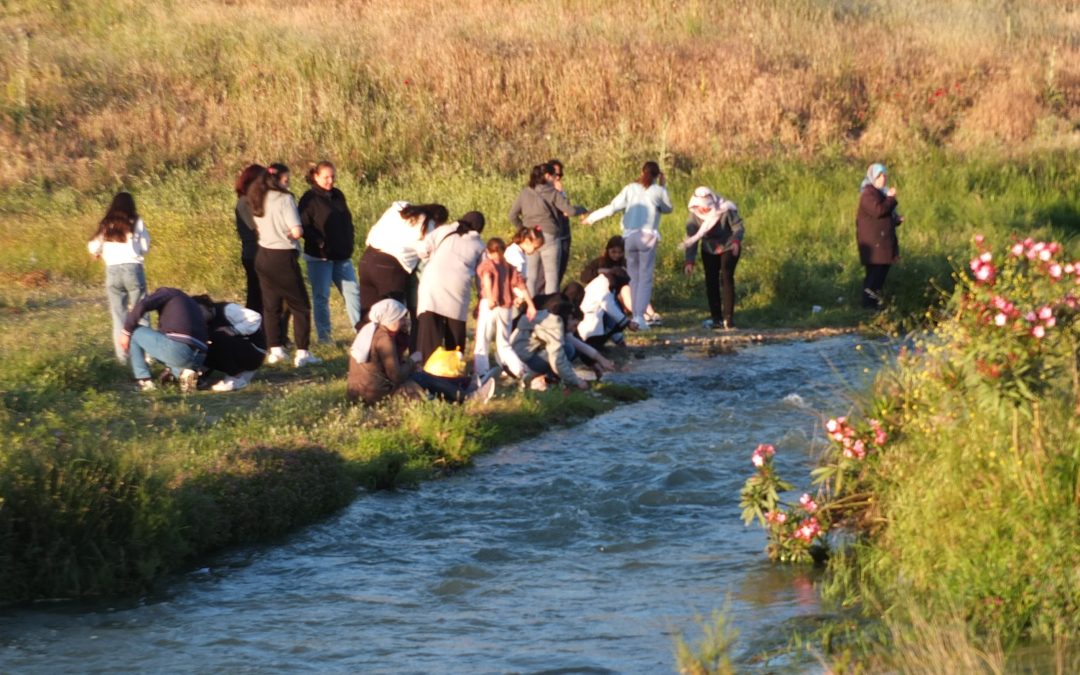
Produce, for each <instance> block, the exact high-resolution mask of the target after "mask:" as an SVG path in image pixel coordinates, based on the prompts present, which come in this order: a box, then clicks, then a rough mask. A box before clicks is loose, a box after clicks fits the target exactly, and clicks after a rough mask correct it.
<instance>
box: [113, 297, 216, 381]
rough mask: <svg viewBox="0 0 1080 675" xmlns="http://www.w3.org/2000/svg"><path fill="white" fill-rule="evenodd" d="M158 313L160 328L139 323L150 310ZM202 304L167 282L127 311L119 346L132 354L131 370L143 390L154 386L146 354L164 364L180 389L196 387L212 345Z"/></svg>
mask: <svg viewBox="0 0 1080 675" xmlns="http://www.w3.org/2000/svg"><path fill="white" fill-rule="evenodd" d="M153 311H156V312H157V313H158V327H157V330H154V329H153V328H150V327H148V326H140V325H139V322H140V321H142V319H143V317H144V316H145V315H146V314H147V313H148V312H153ZM208 343H209V337H208V331H207V326H206V318H205V317H204V316H203V311H202V308H201V307H200V306H199V304H198V303H197V302H195V300H193V299H192V298H191V297H190V296H188V295H187V294H186V293H184V292H183V291H180V290H178V289H175V288H169V287H167V286H164V287H162V288H159V289H157V290H156V291H154V292H153V293H151V294H150V295H148V296H146V297H145V298H143V299H142V300H140V301H139V302H137V303H135V306H134V307H133V308H132V309H131V311H130V312H128V315H127V318H126V319H125V320H124V329H123V332H122V333H121V335H120V347H121V349H123V350H124V352H130V354H131V371H132V373H133V374H134V375H135V381H136V382H137V383H138V385H139V388H140V389H141V390H143V391H149V390H152V389H154V388H155V387H154V382H153V381H152V380H151V379H150V367H149V366H148V365H147V363H146V357H147V355H149V356H151V357H153V358H155V359H157V360H158V361H160V362H162V363H164V364H165V366H166V367H167V368H168V369H169V370H170V371H171V372H172V374H173V376H174V377H176V378H177V379H178V380H179V381H180V390H181V391H184V392H190V391H194V390H195V387H196V385H197V384H198V380H199V374H198V370H199V368H200V367H201V366H202V364H203V362H205V361H206V352H207V349H208V348H209V344H208Z"/></svg>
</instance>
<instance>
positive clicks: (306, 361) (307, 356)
mask: <svg viewBox="0 0 1080 675" xmlns="http://www.w3.org/2000/svg"><path fill="white" fill-rule="evenodd" d="M319 363H322V359H320V358H319V357H318V356H315V355H314V354H312V353H311V352H309V351H308V350H306V349H297V350H296V356H295V357H294V358H293V366H295V367H296V368H303V367H304V366H313V365H316V364H319Z"/></svg>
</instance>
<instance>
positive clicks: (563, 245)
mask: <svg viewBox="0 0 1080 675" xmlns="http://www.w3.org/2000/svg"><path fill="white" fill-rule="evenodd" d="M569 264H570V235H569V233H568V234H567V235H566V236H565V237H560V238H559V289H560V290H561V289H562V287H563V283H562V282H563V278H564V277H565V276H566V266H567V265H569Z"/></svg>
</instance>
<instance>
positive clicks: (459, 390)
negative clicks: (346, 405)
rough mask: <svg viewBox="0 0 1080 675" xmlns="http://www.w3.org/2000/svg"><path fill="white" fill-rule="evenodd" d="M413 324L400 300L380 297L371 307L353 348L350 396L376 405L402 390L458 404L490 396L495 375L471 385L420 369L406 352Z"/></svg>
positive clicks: (350, 358) (413, 395) (484, 399)
mask: <svg viewBox="0 0 1080 675" xmlns="http://www.w3.org/2000/svg"><path fill="white" fill-rule="evenodd" d="M409 323H410V321H409V310H408V309H407V308H406V307H405V305H403V304H402V303H400V302H398V301H397V300H392V299H386V300H380V301H379V302H376V303H375V304H374V305H373V306H372V307H371V309H370V310H369V311H368V322H367V323H366V324H364V327H363V328H361V329H360V332H359V333H358V334H357V336H356V340H354V341H353V345H352V348H351V349H349V380H348V388H347V391H348V396H349V400H350V401H354V402H355V401H357V400H363V401H364V403H366V404H368V405H374V404H376V403H378V402H379V401H381V400H383V399H384V398H386V397H387V396H393V395H397V394H401V395H405V396H409V397H413V398H426V397H427V394H426V393H425V392H429V393H431V394H433V395H435V396H439V397H441V398H444V399H446V400H448V401H452V402H455V403H460V402H462V401H464V400H466V399H468V398H478V399H480V400H481V401H487V400H488V399H490V398H491V396H492V394H493V393H494V391H495V379H494V378H491V379H488V380H486V381H484V382H480V383H475V385H474V386H470V383H469V380H468V378H449V377H437V376H435V375H430V374H428V373H425V372H423V371H422V370H418V369H416V368H415V364H414V362H413V360H412V359H410V358H408V356H407V354H408V347H409Z"/></svg>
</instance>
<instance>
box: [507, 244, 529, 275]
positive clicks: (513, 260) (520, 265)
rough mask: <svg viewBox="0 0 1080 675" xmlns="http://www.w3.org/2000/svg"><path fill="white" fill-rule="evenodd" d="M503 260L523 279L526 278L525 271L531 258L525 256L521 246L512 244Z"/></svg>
mask: <svg viewBox="0 0 1080 675" xmlns="http://www.w3.org/2000/svg"><path fill="white" fill-rule="evenodd" d="M503 260H505V261H506V262H507V264H509V265H510V266H511V267H513V268H514V269H516V270H517V273H518V274H520V275H521V278H522V279H525V278H526V276H525V270H526V268H527V266H528V264H529V258H528V256H526V255H525V251H522V250H521V247H520V246H518V245H517V244H510V245H509V246H507V247H506V252H505V253H503Z"/></svg>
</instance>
